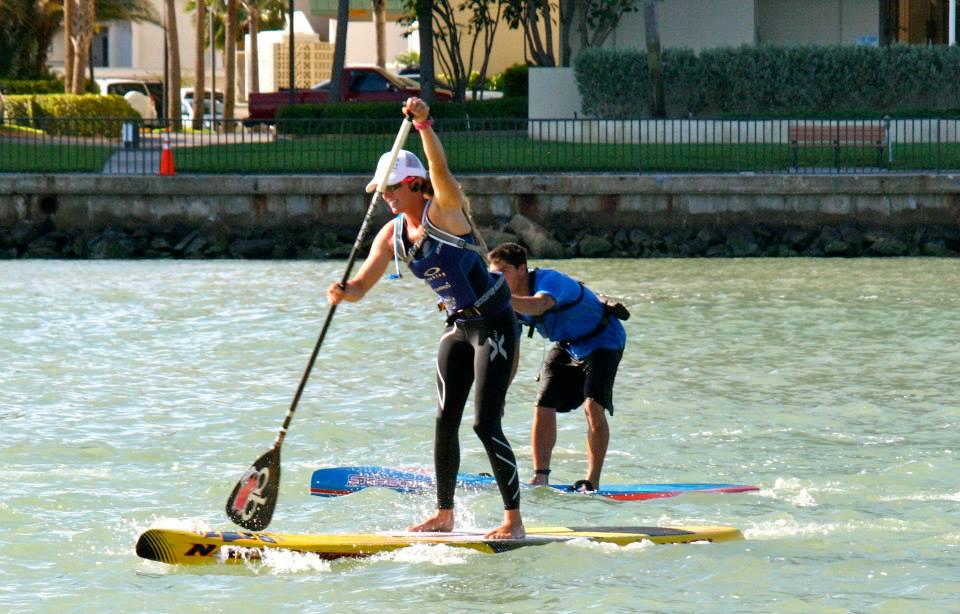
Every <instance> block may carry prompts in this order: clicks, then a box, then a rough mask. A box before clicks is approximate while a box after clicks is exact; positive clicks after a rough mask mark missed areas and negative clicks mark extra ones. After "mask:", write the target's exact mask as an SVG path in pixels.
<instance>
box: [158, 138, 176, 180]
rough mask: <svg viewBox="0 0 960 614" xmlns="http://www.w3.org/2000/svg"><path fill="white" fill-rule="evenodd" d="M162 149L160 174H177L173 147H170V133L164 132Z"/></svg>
mask: <svg viewBox="0 0 960 614" xmlns="http://www.w3.org/2000/svg"><path fill="white" fill-rule="evenodd" d="M161 138H162V140H161V142H162V149H161V151H160V174H161V175H163V176H165V177H169V176H172V175H175V174H176V171H175V170H174V168H173V149H171V148H170V133H169V132H164V133H163V137H161Z"/></svg>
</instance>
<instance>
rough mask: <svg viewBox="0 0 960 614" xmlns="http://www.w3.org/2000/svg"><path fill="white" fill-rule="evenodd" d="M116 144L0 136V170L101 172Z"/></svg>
mask: <svg viewBox="0 0 960 614" xmlns="http://www.w3.org/2000/svg"><path fill="white" fill-rule="evenodd" d="M114 151H115V149H114V148H113V147H105V146H103V145H70V144H51V143H29V142H10V141H4V140H3V139H2V138H0V173H99V172H100V170H101V169H102V168H103V165H104V164H105V163H106V161H107V160H108V159H109V158H110V155H111V154H113V152H114Z"/></svg>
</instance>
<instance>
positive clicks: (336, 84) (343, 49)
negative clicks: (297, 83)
mask: <svg viewBox="0 0 960 614" xmlns="http://www.w3.org/2000/svg"><path fill="white" fill-rule="evenodd" d="M338 1H339V4H338V5H337V38H336V42H335V43H334V46H333V71H332V72H331V74H330V97H329V99H328V101H329V102H340V101H341V100H343V88H342V87H341V85H342V81H343V64H344V61H345V59H346V57H347V22H348V21H349V19H350V0H338ZM290 61H291V62H292V61H293V58H290ZM290 87H294V86H293V84H291V86H290Z"/></svg>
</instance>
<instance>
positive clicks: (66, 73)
mask: <svg viewBox="0 0 960 614" xmlns="http://www.w3.org/2000/svg"><path fill="white" fill-rule="evenodd" d="M75 9H76V0H63V48H64V58H63V86H64V87H63V91H64V93H65V94H71V93H73V20H74V11H75Z"/></svg>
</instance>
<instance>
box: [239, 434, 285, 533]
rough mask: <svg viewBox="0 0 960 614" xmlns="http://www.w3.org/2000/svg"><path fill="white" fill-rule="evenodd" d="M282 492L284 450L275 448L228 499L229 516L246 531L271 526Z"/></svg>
mask: <svg viewBox="0 0 960 614" xmlns="http://www.w3.org/2000/svg"><path fill="white" fill-rule="evenodd" d="M279 490H280V449H279V448H276V447H275V448H271V449H270V450H269V451H267V453H266V454H264V455H263V456H261V457H260V458H258V459H257V460H256V462H255V463H253V465H251V466H250V468H249V469H247V471H246V473H244V474H243V477H241V478H240V481H239V482H237V485H236V486H235V487H234V488H233V492H232V493H230V498H229V499H227V516H229V517H230V520H232V521H234V522H235V523H237V524H238V525H240V526H241V527H243V528H244V529H248V530H250V531H262V530H263V529H266V528H267V525H269V524H270V519H271V518H272V517H273V508H275V507H276V506H277V495H278V493H279Z"/></svg>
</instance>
